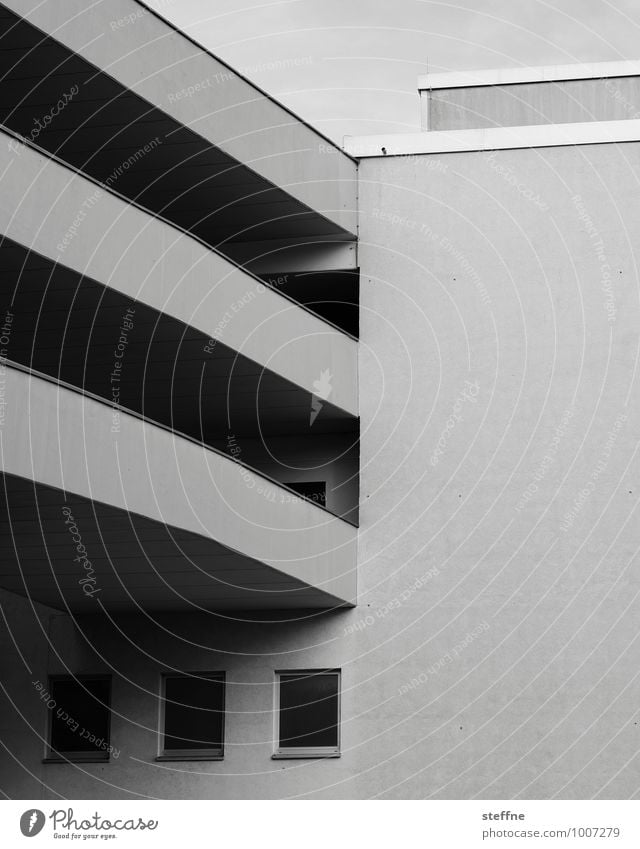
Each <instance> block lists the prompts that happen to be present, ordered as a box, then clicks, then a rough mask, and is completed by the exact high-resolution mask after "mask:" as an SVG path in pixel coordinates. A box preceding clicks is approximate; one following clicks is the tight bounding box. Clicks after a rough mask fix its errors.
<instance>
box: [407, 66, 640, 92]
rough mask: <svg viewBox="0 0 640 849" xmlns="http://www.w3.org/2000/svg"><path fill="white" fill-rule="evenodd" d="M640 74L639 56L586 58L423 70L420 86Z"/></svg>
mask: <svg viewBox="0 0 640 849" xmlns="http://www.w3.org/2000/svg"><path fill="white" fill-rule="evenodd" d="M635 76H640V60H638V59H630V60H626V61H623V62H587V63H578V62H576V63H572V64H569V65H541V66H538V67H529V68H489V69H487V70H481V71H454V72H448V73H440V74H421V75H420V76H419V77H418V90H419V91H428V90H432V89H439V88H445V89H446V88H473V87H476V86H494V85H514V84H517V83H542V82H560V81H563V82H566V81H567V80H591V79H593V80H596V79H603V78H606V77H635Z"/></svg>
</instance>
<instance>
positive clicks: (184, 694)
mask: <svg viewBox="0 0 640 849" xmlns="http://www.w3.org/2000/svg"><path fill="white" fill-rule="evenodd" d="M163 713H164V728H163V732H162V755H161V757H169V758H181V757H182V758H194V757H202V758H212V757H222V755H223V751H224V673H221V672H216V673H212V674H206V675H198V674H197V673H196V674H194V675H180V676H166V677H165V678H164V698H163Z"/></svg>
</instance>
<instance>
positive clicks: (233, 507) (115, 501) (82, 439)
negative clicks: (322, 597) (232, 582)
mask: <svg viewBox="0 0 640 849" xmlns="http://www.w3.org/2000/svg"><path fill="white" fill-rule="evenodd" d="M3 381H4V391H5V397H6V398H7V399H10V400H9V401H8V402H7V404H6V411H5V429H4V433H5V437H4V440H3V451H2V471H4V472H7V473H9V474H11V475H16V476H18V477H20V478H25V479H27V480H33V481H35V482H37V483H39V484H43V485H45V486H49V487H55V488H57V489H61V490H65V491H67V492H69V493H73V494H75V495H78V496H81V497H84V498H89V499H91V500H92V501H95V502H97V503H100V504H104V505H108V506H110V507H113V508H117V509H119V510H125V511H131V512H132V513H135V514H137V515H139V516H143V517H146V518H148V519H151V520H153V521H156V522H161V523H163V524H165V525H168V526H171V527H174V528H178V529H182V530H185V531H188V532H191V533H195V534H198V535H200V536H202V537H205V538H209V539H211V540H213V541H215V542H217V543H219V544H221V545H223V546H225V547H227V548H228V549H230V550H231V552H237V553H238V554H239V555H241V556H243V557H248V558H251V559H252V560H254V561H257V562H260V563H263V564H264V565H265V566H267V567H271V568H272V569H275V570H277V571H278V572H279V573H281V574H284V575H286V576H289V577H290V578H292V579H293V580H295V581H301V582H303V583H304V584H305V585H307V586H309V587H313V588H316V589H318V590H320V591H321V592H323V593H328V594H329V595H331V596H333V597H335V598H336V599H338V600H339V601H340V602H346V603H347V604H351V603H354V601H355V565H356V540H357V530H356V528H354V527H353V526H352V525H350V524H348V523H347V522H344V521H343V520H341V519H339V518H337V517H335V516H332V515H330V514H329V513H327V512H326V511H324V510H321V509H319V508H318V507H316V506H315V505H314V504H312V503H310V502H308V501H305V500H303V499H301V498H295V497H292V495H291V493H290V492H288V491H287V490H286V489H284V488H282V487H280V486H279V485H278V484H277V483H275V482H273V481H270V480H268V479H265V478H261V477H260V476H259V475H258V474H257V473H255V472H253V471H249V470H248V469H246V468H243V467H242V466H240V465H238V464H237V463H236V462H234V460H233V459H232V458H230V457H225V456H224V455H222V454H220V453H219V452H215V451H212V450H210V449H208V448H207V447H206V446H203V445H198V444H196V443H195V442H193V441H192V440H189V439H185V438H184V437H182V436H179V435H176V434H173V433H171V432H169V431H168V430H167V429H165V428H161V427H158V426H155V425H153V424H150V423H149V422H146V421H143V420H141V419H140V418H137V417H135V416H133V415H129V414H128V413H125V412H123V411H122V410H115V409H114V410H110V409H109V407H108V406H107V405H105V404H104V403H102V402H98V401H96V400H94V399H93V398H89V397H86V396H84V395H83V394H81V393H79V392H75V391H72V390H70V389H67V388H65V387H62V386H59V385H56V384H55V383H53V382H50V381H48V380H43V379H42V378H40V377H36V376H34V375H29V374H27V373H25V372H23V371H20V370H17V369H14V368H11V367H10V366H5V369H4V374H3ZM27 421H28V422H30V426H29V427H28V428H27V427H25V426H24V423H25V422H27ZM265 577H266V578H268V572H267V571H265ZM265 604H268V599H265Z"/></svg>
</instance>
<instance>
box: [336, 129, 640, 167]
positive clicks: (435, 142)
mask: <svg viewBox="0 0 640 849" xmlns="http://www.w3.org/2000/svg"><path fill="white" fill-rule="evenodd" d="M634 141H640V120H628V121H595V122H584V123H581V124H542V125H535V126H529V127H491V128H488V129H474V130H451V131H446V132H445V131H442V132H430V133H398V134H397V135H393V134H389V135H380V136H346V137H345V140H344V147H345V150H347V151H348V152H349V153H350V154H351V155H352V156H355V157H357V158H359V159H364V158H366V157H375V156H379V157H384V156H411V155H420V154H430V153H463V152H469V151H484V150H510V149H515V148H531V147H562V146H570V145H582V144H615V143H616V142H634Z"/></svg>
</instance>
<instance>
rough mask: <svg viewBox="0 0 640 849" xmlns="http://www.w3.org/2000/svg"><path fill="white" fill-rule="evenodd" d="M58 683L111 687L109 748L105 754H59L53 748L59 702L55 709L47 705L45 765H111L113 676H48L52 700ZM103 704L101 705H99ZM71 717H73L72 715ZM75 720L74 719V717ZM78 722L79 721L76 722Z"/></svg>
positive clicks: (108, 722) (107, 741)
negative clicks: (93, 684)
mask: <svg viewBox="0 0 640 849" xmlns="http://www.w3.org/2000/svg"><path fill="white" fill-rule="evenodd" d="M56 681H77V682H80V683H82V682H84V681H106V682H107V683H108V685H109V690H108V698H109V703H108V705H107V706H106V711H107V738H108V739H107V740H106V741H105V742H106V744H107V748H106V749H105V750H104V751H103V752H97V751H96V752H86V751H84V752H83V751H69V752H59V751H58V750H57V749H54V748H53V746H52V742H53V741H52V734H53V713H54V711H55V709H56V707H58V705H57V702H56V705H55V707H53V708H49V707H47V706H46V705H45V708H46V711H47V736H46V738H45V756H44V758H43V759H42V762H43V763H46V764H65V763H85V764H87V763H100V764H104V763H109V761H110V760H111V749H112V746H111V714H112V709H111V696H112V682H113V676H112V675H109V674H103V673H97V674H95V675H92V674H91V673H83V674H81V675H73V674H57V675H48V676H47V685H48V689H49V693H50V696H51V698H52V699H54V700H55V696H54V694H53V685H54V683H55V682H56ZM99 704H101V703H99ZM67 713H69V716H71V713H70V712H69V711H67ZM72 718H73V717H72ZM75 721H77V720H75Z"/></svg>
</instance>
